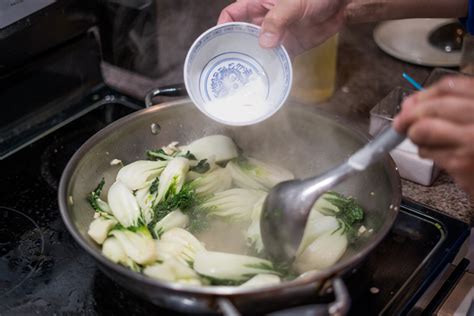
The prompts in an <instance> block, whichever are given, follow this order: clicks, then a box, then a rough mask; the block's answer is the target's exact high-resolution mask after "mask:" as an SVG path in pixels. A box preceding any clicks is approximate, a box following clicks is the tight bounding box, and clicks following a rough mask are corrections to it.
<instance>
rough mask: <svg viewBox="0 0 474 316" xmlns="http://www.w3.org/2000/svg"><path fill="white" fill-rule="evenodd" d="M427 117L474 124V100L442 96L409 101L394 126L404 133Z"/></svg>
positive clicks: (404, 105)
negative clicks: (417, 101) (420, 100)
mask: <svg viewBox="0 0 474 316" xmlns="http://www.w3.org/2000/svg"><path fill="white" fill-rule="evenodd" d="M425 117H431V118H442V119H444V120H447V121H451V122H453V123H458V124H474V100H469V99H467V98H465V97H458V96H442V97H438V98H434V99H429V100H425V101H422V102H419V103H416V101H414V100H407V102H405V103H404V104H403V106H402V112H401V113H400V115H399V116H398V117H397V118H396V120H395V122H394V126H395V128H396V129H397V130H399V131H403V130H406V129H408V127H409V126H410V125H412V124H413V123H414V122H416V121H417V120H420V119H422V118H425Z"/></svg>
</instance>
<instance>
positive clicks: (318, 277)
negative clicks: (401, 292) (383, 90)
mask: <svg viewBox="0 0 474 316" xmlns="http://www.w3.org/2000/svg"><path fill="white" fill-rule="evenodd" d="M188 103H189V104H192V102H191V100H190V99H189V98H185V99H179V100H175V101H171V102H165V103H161V104H159V105H155V106H153V107H150V108H145V109H142V110H138V111H136V112H134V113H131V114H129V115H127V116H125V117H123V118H120V119H118V120H117V121H114V122H113V123H111V124H109V125H108V126H106V127H104V128H103V129H101V130H100V131H98V132H97V133H96V134H94V135H93V136H92V137H91V138H89V139H88V140H87V141H86V142H85V143H84V144H82V145H81V147H80V148H79V149H78V150H77V151H76V152H75V153H74V155H73V156H72V158H71V159H70V160H69V162H68V164H67V165H66V168H65V169H64V171H63V174H62V176H61V180H60V183H59V190H58V201H59V209H60V213H61V217H62V219H63V221H64V223H65V225H66V228H67V229H68V231H69V233H70V234H71V235H72V236H73V238H74V239H75V241H76V242H77V243H78V244H79V245H80V246H81V247H82V248H83V249H84V250H85V251H86V252H87V253H88V254H90V255H91V256H93V257H94V259H96V260H97V261H98V262H99V263H100V264H101V265H102V266H103V267H105V268H108V269H112V270H114V271H115V272H116V273H119V274H121V275H124V276H125V277H128V278H131V279H134V280H136V281H139V282H144V283H145V284H147V285H149V286H156V287H160V288H163V289H167V290H172V291H177V292H182V293H188V294H201V295H217V296H225V297H232V296H240V295H251V294H256V293H261V292H263V291H265V292H269V291H282V290H287V289H289V288H298V287H303V286H308V285H310V284H313V283H316V282H321V281H327V280H328V279H331V278H333V277H334V276H337V275H340V274H342V273H343V272H345V271H347V270H348V269H350V268H351V267H353V266H354V265H356V264H357V263H359V262H360V261H361V260H362V259H364V258H365V257H366V256H367V255H368V254H369V253H370V252H371V251H372V250H373V249H374V248H375V247H376V246H377V245H378V244H379V243H380V242H381V241H382V240H383V239H384V238H385V236H386V235H387V233H388V232H389V230H390V229H391V227H392V226H393V223H394V222H395V219H396V218H397V215H398V212H399V207H400V204H401V180H400V176H399V174H398V171H397V170H398V169H397V168H396V166H395V163H394V161H393V160H392V158H391V157H390V155H388V154H387V155H386V157H385V158H384V159H383V164H384V167H385V169H386V171H387V173H388V175H389V179H390V182H391V185H392V187H393V188H394V192H393V196H392V200H391V205H393V206H394V208H393V209H391V210H387V212H392V214H393V215H392V216H387V219H386V221H385V222H384V224H383V226H382V227H381V228H380V229H379V230H378V231H377V232H376V237H375V238H374V239H373V240H372V241H371V242H370V243H369V244H368V245H366V246H364V249H362V250H360V251H358V252H357V253H356V254H354V255H353V256H352V257H350V258H349V259H348V260H344V261H341V262H338V263H336V264H335V265H333V266H331V267H330V268H329V269H326V270H323V271H320V272H318V273H315V274H314V275H308V276H307V277H304V278H297V279H294V280H291V281H284V282H282V283H280V284H278V285H273V286H267V287H261V288H240V287H235V286H205V287H201V286H192V285H185V284H180V283H176V282H166V281H160V280H156V279H152V278H150V277H147V276H145V275H144V274H141V273H137V272H133V271H132V270H130V269H128V268H126V267H123V266H121V265H119V264H116V263H114V262H112V261H110V260H109V259H107V258H106V257H105V256H103V255H102V253H101V252H100V251H98V249H97V248H95V247H92V246H90V245H89V243H88V242H87V241H86V240H85V238H83V237H82V234H81V233H80V232H79V230H78V229H77V227H76V225H75V224H74V222H73V221H72V219H71V216H70V215H69V212H68V207H69V206H68V190H69V186H70V180H71V177H72V175H73V174H74V171H75V169H76V167H77V165H78V164H79V162H80V161H81V159H82V157H83V156H84V155H85V154H86V153H87V152H88V151H89V150H90V149H91V148H92V147H93V146H94V145H96V144H97V143H98V142H99V141H101V140H102V139H103V138H104V137H105V136H107V135H109V134H110V133H111V132H113V131H114V130H116V129H117V128H119V127H120V126H122V125H125V124H127V123H129V122H131V121H134V120H136V119H137V118H138V117H142V116H146V115H149V114H150V113H154V112H159V111H162V110H164V109H168V108H172V107H176V106H187V104H188ZM316 111H317V112H319V113H321V114H322V115H323V116H325V117H328V118H332V119H334V120H336V121H337V122H338V123H342V122H346V123H349V121H347V120H345V119H343V118H341V117H338V116H335V115H334V114H331V113H327V112H323V111H321V110H318V109H316ZM346 126H347V124H346ZM349 129H350V130H352V131H354V132H355V133H357V134H358V136H359V137H362V138H364V139H365V140H369V139H370V136H369V135H368V134H367V133H364V132H362V131H361V130H359V129H357V128H353V127H349Z"/></svg>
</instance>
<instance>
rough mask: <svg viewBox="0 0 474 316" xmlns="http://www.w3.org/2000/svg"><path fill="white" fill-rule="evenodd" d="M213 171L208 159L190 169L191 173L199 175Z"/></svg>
mask: <svg viewBox="0 0 474 316" xmlns="http://www.w3.org/2000/svg"><path fill="white" fill-rule="evenodd" d="M209 169H211V165H210V164H209V163H208V162H207V159H203V160H200V161H199V162H198V164H197V165H196V166H194V167H191V168H189V170H190V171H194V172H197V173H206V172H208V171H209Z"/></svg>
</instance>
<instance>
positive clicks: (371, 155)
mask: <svg viewBox="0 0 474 316" xmlns="http://www.w3.org/2000/svg"><path fill="white" fill-rule="evenodd" d="M404 139H405V135H401V134H399V133H398V132H397V131H395V130H394V129H393V127H390V128H388V129H387V130H385V131H384V132H383V133H382V134H380V135H379V136H377V137H376V138H375V139H374V140H373V141H371V142H370V143H368V144H366V145H365V146H364V147H363V148H362V149H360V150H359V151H357V152H356V153H354V154H353V155H352V156H351V157H350V158H349V159H348V160H347V161H346V162H344V163H343V164H341V165H339V166H337V167H335V168H333V169H331V170H329V171H327V172H325V173H323V174H322V175H320V176H317V177H312V178H308V179H305V180H291V181H285V182H281V183H279V184H278V185H276V186H275V187H274V188H273V189H272V190H271V191H270V193H269V194H268V196H267V198H266V200H265V203H264V205H263V209H262V214H261V220H260V231H261V234H262V240H263V244H264V246H265V251H266V252H267V253H268V254H269V255H270V257H272V258H273V259H275V260H278V261H280V262H290V261H291V260H292V259H294V257H295V255H296V251H297V249H298V246H299V244H300V242H301V239H302V237H303V232H304V229H305V227H306V222H307V220H308V216H309V213H310V211H311V208H312V207H313V205H314V204H315V203H316V200H317V199H318V198H319V197H320V196H321V195H322V194H323V193H325V192H327V191H328V190H330V189H331V188H333V187H334V186H336V185H337V184H339V183H341V182H342V181H344V180H345V179H347V178H349V177H350V176H351V175H353V174H355V173H357V172H361V171H363V170H365V169H367V167H369V166H370V165H371V164H373V163H375V162H377V161H378V160H379V159H381V158H382V157H384V155H385V154H386V153H387V152H389V151H390V150H392V149H393V148H395V147H396V146H397V145H399V144H400V143H401V142H402V141H403V140H404Z"/></svg>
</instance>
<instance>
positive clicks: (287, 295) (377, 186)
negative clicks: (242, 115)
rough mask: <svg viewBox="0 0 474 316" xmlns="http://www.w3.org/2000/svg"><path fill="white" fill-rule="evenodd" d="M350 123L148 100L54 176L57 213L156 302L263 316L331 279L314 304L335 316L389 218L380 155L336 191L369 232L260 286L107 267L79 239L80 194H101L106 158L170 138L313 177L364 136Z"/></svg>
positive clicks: (82, 224) (85, 213)
mask: <svg viewBox="0 0 474 316" xmlns="http://www.w3.org/2000/svg"><path fill="white" fill-rule="evenodd" d="M155 94H157V93H155ZM150 100H151V97H149V98H148V102H151V101H150ZM349 126H350V124H348V123H347V122H344V121H341V120H340V119H337V118H335V117H333V116H331V115H328V114H324V113H322V112H319V111H316V110H309V109H308V107H307V106H302V105H298V104H287V105H286V106H285V107H284V108H283V110H281V111H280V112H279V113H277V114H276V115H275V116H273V117H272V118H270V119H268V120H266V121H264V122H262V123H260V124H257V125H253V126H247V127H229V126H224V125H221V124H219V123H216V122H214V121H211V120H210V119H208V118H207V117H206V116H204V115H203V114H201V113H200V112H199V111H198V110H197V109H196V107H194V106H193V105H192V104H191V102H190V101H189V100H188V99H182V100H179V101H175V102H168V103H163V104H161V105H158V106H153V107H151V108H148V109H144V110H141V111H138V112H136V113H133V114H130V115H128V116H126V117H124V118H122V119H120V120H118V121H116V122H114V123H112V124H111V125H109V126H107V127H106V128H104V129H103V130H101V131H100V132H98V133H97V134H96V135H94V136H93V137H92V138H90V139H89V140H88V141H87V142H86V143H85V144H84V145H82V147H81V148H80V149H79V150H78V151H77V152H76V153H75V155H74V156H73V157H72V158H71V160H70V161H69V163H68V165H67V167H66V169H65V171H64V173H63V175H62V178H61V183H60V188H59V205H60V209H61V215H62V217H63V219H64V222H65V224H66V226H67V228H68V230H69V231H70V233H71V234H72V235H73V237H74V239H75V240H76V241H77V242H78V243H79V244H80V245H81V247H82V248H84V249H85V250H86V251H87V252H88V253H89V254H91V255H92V256H93V257H94V258H95V259H96V260H97V263H98V266H99V268H100V269H101V270H102V271H103V272H104V273H105V274H106V275H108V276H109V277H110V278H111V279H113V280H114V281H116V282H117V283H119V284H121V285H122V286H123V287H125V288H127V289H129V290H131V291H133V292H135V293H137V294H138V295H140V296H142V297H144V298H146V299H147V300H149V301H151V302H153V303H155V304H157V305H160V306H164V307H167V308H172V309H175V310H180V311H184V312H192V313H200V312H224V313H225V314H235V313H237V311H238V312H240V313H252V314H254V313H263V312H269V311H272V310H277V309H281V308H284V307H288V306H295V305H298V304H305V303H306V304H307V303H308V302H310V301H311V302H314V301H315V298H316V297H317V296H318V295H319V294H320V292H321V291H322V290H323V289H324V288H325V285H327V284H329V283H331V282H333V285H334V286H333V288H334V291H335V292H336V299H337V300H336V302H335V303H333V304H330V305H328V306H327V305H325V306H319V307H318V310H321V309H322V310H325V311H326V312H327V311H328V309H329V310H331V313H332V314H343V313H344V312H345V311H347V309H348V307H349V305H348V304H349V299H348V296H347V292H346V290H345V287H344V285H343V283H342V281H341V280H340V279H338V278H339V277H340V276H342V275H343V274H344V273H346V272H347V271H349V270H350V269H351V268H353V267H354V266H355V265H357V264H358V263H360V261H361V260H362V259H364V257H366V256H367V254H368V253H369V252H370V251H371V250H372V249H373V248H374V247H375V246H376V245H377V244H378V243H379V242H380V241H381V240H382V239H383V238H384V237H385V235H386V234H387V232H388V231H389V229H390V228H391V226H392V224H393V222H394V221H395V218H396V216H397V214H398V206H399V205H400V199H401V189H400V178H399V175H398V173H397V171H396V168H395V166H394V164H393V161H392V160H391V159H390V157H389V156H388V155H387V157H386V158H385V159H384V161H382V162H381V163H379V164H376V165H374V166H372V167H371V168H370V169H369V170H367V171H366V172H364V173H362V174H359V175H357V176H354V177H353V178H352V179H350V180H348V181H347V182H345V183H344V184H342V185H341V186H339V187H338V188H337V191H339V192H342V193H345V194H348V195H352V196H354V197H356V199H357V200H358V202H359V203H360V204H361V205H362V206H363V207H364V208H365V209H366V219H365V223H364V224H365V226H366V227H367V228H371V229H373V233H372V234H370V236H369V237H367V238H360V239H359V240H358V242H356V243H355V244H354V245H353V246H352V247H351V248H350V249H349V250H348V251H347V252H346V254H345V255H344V257H343V258H342V259H341V260H340V261H339V262H338V263H337V264H336V265H334V266H333V267H331V268H330V269H327V270H326V271H323V272H322V273H320V274H317V275H309V276H308V277H305V278H299V279H296V280H294V281H291V282H285V283H282V284H280V285H278V286H272V287H268V288H264V289H240V288H233V287H189V286H184V285H181V284H176V283H168V282H162V281H158V280H154V279H151V278H148V277H146V276H144V275H142V274H139V273H135V272H132V271H130V270H128V269H126V268H124V267H122V266H120V265H117V264H114V263H112V262H111V261H109V260H107V259H106V258H105V257H104V256H102V254H101V252H100V248H99V247H98V246H97V245H96V244H95V243H94V242H93V241H92V240H91V239H90V238H89V236H88V235H87V229H88V226H89V223H90V222H91V220H92V218H93V213H94V212H93V210H92V209H91V208H90V206H89V205H88V203H87V201H86V196H87V194H88V193H89V192H90V191H91V190H92V189H93V188H94V187H95V186H96V184H97V183H98V182H99V181H100V179H101V178H102V177H105V180H106V187H105V192H107V190H108V186H110V185H111V184H112V183H113V181H114V180H115V176H116V174H117V171H118V167H116V166H115V167H114V166H111V165H110V161H111V160H112V159H114V158H118V159H121V160H122V161H124V162H125V163H128V162H131V161H134V160H137V159H143V158H144V153H145V151H146V150H147V149H150V148H160V147H161V146H163V145H166V144H169V143H170V142H172V141H179V142H180V143H188V142H190V141H192V140H194V139H197V138H199V137H203V136H205V135H210V134H216V133H220V134H226V135H229V136H230V137H232V138H233V139H234V140H235V142H236V143H237V144H238V146H239V147H241V148H242V149H243V150H244V152H245V153H247V154H249V155H250V156H254V157H256V158H260V159H262V160H263V161H268V162H274V163H277V164H279V165H281V166H283V167H286V168H288V169H290V170H292V171H293V172H294V173H295V174H296V175H297V176H298V177H306V176H309V175H314V174H317V173H319V172H321V171H324V170H326V169H329V168H330V167H332V166H334V165H336V164H338V163H340V162H341V161H343V160H344V159H345V158H347V157H348V156H349V155H350V153H352V152H354V151H355V150H356V149H358V148H359V147H361V146H362V145H363V144H364V143H365V142H367V140H368V138H367V137H366V135H364V134H362V133H360V132H357V131H355V130H353V129H351V128H350V127H349Z"/></svg>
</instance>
